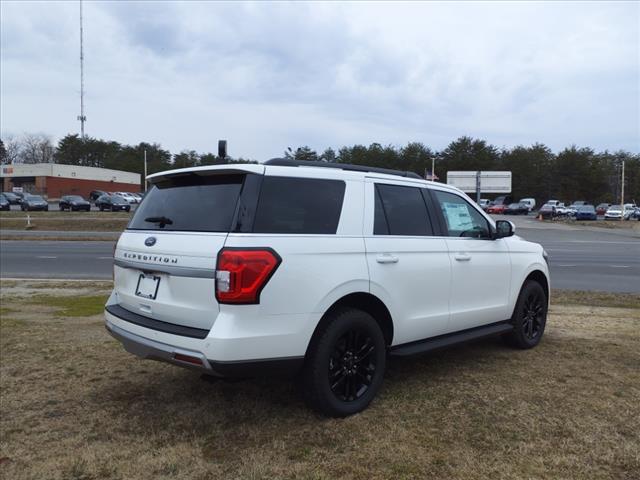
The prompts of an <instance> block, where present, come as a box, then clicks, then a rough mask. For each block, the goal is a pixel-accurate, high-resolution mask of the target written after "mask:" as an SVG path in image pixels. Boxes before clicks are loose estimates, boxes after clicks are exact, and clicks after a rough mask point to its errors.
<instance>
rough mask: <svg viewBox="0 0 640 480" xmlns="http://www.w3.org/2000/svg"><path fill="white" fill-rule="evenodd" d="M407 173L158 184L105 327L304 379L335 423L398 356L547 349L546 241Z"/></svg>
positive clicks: (228, 365) (220, 174)
mask: <svg viewBox="0 0 640 480" xmlns="http://www.w3.org/2000/svg"><path fill="white" fill-rule="evenodd" d="M185 171H187V172H190V175H188V176H187V175H184V173H185ZM212 172H215V175H211V173H212ZM369 172H374V174H373V175H371V173H369ZM405 175H406V173H405V172H398V173H397V174H390V171H389V170H381V169H373V168H369V167H364V166H355V165H354V166H344V165H340V164H331V165H330V166H329V165H327V164H326V163H323V164H319V163H318V164H316V163H314V162H296V161H293V160H285V159H277V160H270V161H268V162H265V164H262V165H242V164H237V165H233V166H232V167H230V166H227V165H216V166H208V167H206V168H203V167H199V168H195V169H191V170H185V169H181V170H174V171H168V172H162V173H157V174H153V175H151V176H150V177H149V181H150V183H151V184H152V185H155V186H152V187H151V190H150V191H149V192H148V194H147V196H146V197H145V200H144V201H143V202H142V203H141V204H140V206H139V207H138V208H137V209H136V212H135V213H134V215H133V217H132V219H131V222H130V223H129V225H128V226H127V229H126V230H125V231H124V233H123V234H122V235H121V236H120V238H119V240H118V242H117V245H116V248H115V251H114V290H113V293H112V295H111V296H110V297H109V299H108V301H107V304H106V306H105V325H106V327H107V330H108V331H109V332H110V333H111V334H112V335H113V336H114V337H115V338H116V339H118V340H119V341H120V342H122V344H123V345H124V347H125V348H126V350H127V351H128V352H130V353H133V354H135V355H138V356H139V357H142V358H148V359H155V360H162V361H166V362H170V363H173V364H175V365H179V366H183V367H189V368H192V369H195V370H198V371H201V372H203V373H205V374H208V375H213V376H218V377H226V376H229V377H234V376H241V377H246V376H252V375H258V374H268V373H279V374H283V373H289V374H290V375H297V374H299V373H300V375H298V378H299V379H300V381H301V385H302V390H303V392H304V395H305V398H306V400H307V402H308V403H309V405H310V406H312V407H313V408H315V409H317V410H318V411H320V412H322V413H323V414H325V415H329V416H336V417H344V416H347V415H350V414H354V413H356V412H359V411H362V410H363V409H365V408H366V407H367V405H368V404H369V403H370V402H371V400H372V399H373V398H374V397H375V395H376V393H377V391H378V390H379V388H380V386H381V383H382V381H383V376H384V371H385V363H386V359H387V355H393V356H407V355H412V354H417V353H424V352H428V351H431V350H433V349H434V348H437V347H438V348H439V347H443V346H446V345H451V344H453V343H457V342H460V341H463V340H465V341H466V340H472V339H474V338H480V337H484V336H486V335H490V334H500V335H506V336H507V340H508V341H509V342H510V343H511V344H512V345H515V346H516V347H518V348H531V347H534V346H535V345H537V344H538V342H540V339H541V338H542V335H543V332H544V328H545V324H546V316H547V307H548V289H549V270H548V266H547V257H546V254H545V252H544V250H543V249H542V247H541V246H540V245H538V244H535V243H531V242H527V241H525V240H524V239H522V238H520V237H517V236H514V235H513V234H514V226H513V224H512V223H511V222H508V221H506V220H498V221H494V220H493V219H491V217H489V216H488V215H486V214H485V213H484V212H483V211H482V209H480V207H479V206H477V205H476V204H475V202H473V200H471V199H470V198H469V197H468V196H467V195H465V194H464V193H462V192H461V191H460V190H458V189H456V188H454V187H452V186H450V185H445V184H442V183H434V182H429V181H426V180H421V178H420V177H418V176H417V175H415V176H413V175H412V176H410V177H407V176H405ZM160 185H161V187H162V188H159V186H160ZM258 199H259V201H258ZM203 202H206V205H207V207H208V208H210V209H215V212H216V214H215V215H203V214H202V212H203V210H202V209H199V208H194V206H195V205H202V203H203ZM236 207H238V208H236ZM363 225H364V229H365V231H364V232H363ZM189 232H190V233H191V234H190V233H189ZM443 237H446V238H447V240H445V238H443ZM186 238H188V239H189V241H185V239H186ZM345 252H348V253H346V254H345ZM496 285H500V288H496ZM476 354H477V355H480V354H481V353H476ZM161 375H162V374H161ZM156 380H158V377H156ZM159 381H162V380H159ZM165 381H166V382H170V381H171V378H170V377H169V376H167V377H166V379H165Z"/></svg>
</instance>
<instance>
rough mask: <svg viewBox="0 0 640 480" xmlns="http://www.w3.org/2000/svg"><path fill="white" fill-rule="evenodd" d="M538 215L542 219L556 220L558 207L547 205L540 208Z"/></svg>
mask: <svg viewBox="0 0 640 480" xmlns="http://www.w3.org/2000/svg"><path fill="white" fill-rule="evenodd" d="M538 215H540V216H541V217H542V218H555V217H556V216H557V215H558V214H557V212H556V206H555V205H549V204H548V203H545V204H544V205H543V206H542V207H540V210H538Z"/></svg>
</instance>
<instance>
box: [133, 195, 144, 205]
mask: <svg viewBox="0 0 640 480" xmlns="http://www.w3.org/2000/svg"><path fill="white" fill-rule="evenodd" d="M131 195H133V196H134V197H136V200H138V203H140V202H141V201H142V198H143V197H142V195H141V194H139V193H132V194H131Z"/></svg>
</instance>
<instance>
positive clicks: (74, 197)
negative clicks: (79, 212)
mask: <svg viewBox="0 0 640 480" xmlns="http://www.w3.org/2000/svg"><path fill="white" fill-rule="evenodd" d="M67 198H68V199H69V200H73V201H74V202H81V201H83V200H84V199H83V198H82V197H81V196H80V195H71V196H69V197H67Z"/></svg>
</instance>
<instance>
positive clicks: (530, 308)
mask: <svg viewBox="0 0 640 480" xmlns="http://www.w3.org/2000/svg"><path fill="white" fill-rule="evenodd" d="M547 308H548V300H547V295H546V293H545V291H544V288H542V285H540V284H539V283H538V282H536V281H533V280H527V281H526V282H525V283H524V285H523V286H522V290H521V291H520V295H519V297H518V302H517V303H516V308H515V310H514V311H513V317H512V318H511V323H512V324H513V332H511V333H509V334H507V335H506V336H505V339H506V340H507V342H508V343H509V344H510V345H512V346H513V347H516V348H520V349H528V348H533V347H535V346H536V345H538V343H540V340H541V339H542V335H543V334H544V329H545V326H546V324H547Z"/></svg>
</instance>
